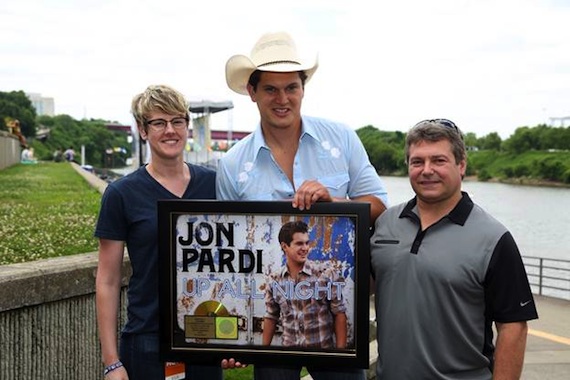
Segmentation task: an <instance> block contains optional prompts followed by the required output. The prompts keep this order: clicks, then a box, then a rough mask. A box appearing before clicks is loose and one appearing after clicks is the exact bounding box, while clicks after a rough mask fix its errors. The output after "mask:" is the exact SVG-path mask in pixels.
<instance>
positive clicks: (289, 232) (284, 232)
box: [279, 220, 309, 245]
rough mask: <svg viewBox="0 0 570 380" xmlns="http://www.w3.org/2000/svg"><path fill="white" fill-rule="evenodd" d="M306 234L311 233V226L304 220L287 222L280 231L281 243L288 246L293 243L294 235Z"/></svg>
mask: <svg viewBox="0 0 570 380" xmlns="http://www.w3.org/2000/svg"><path fill="white" fill-rule="evenodd" d="M298 232H300V233H303V234H306V233H308V232H309V226H308V225H307V223H305V222H303V221H302V220H296V221H294V222H287V223H285V224H284V225H283V226H281V230H279V243H285V244H287V245H289V244H291V242H292V241H293V235H294V234H296V233H298Z"/></svg>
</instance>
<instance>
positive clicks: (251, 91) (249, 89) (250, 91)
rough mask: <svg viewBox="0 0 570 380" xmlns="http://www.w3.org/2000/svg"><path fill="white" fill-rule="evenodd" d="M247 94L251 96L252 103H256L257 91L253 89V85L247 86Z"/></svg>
mask: <svg viewBox="0 0 570 380" xmlns="http://www.w3.org/2000/svg"><path fill="white" fill-rule="evenodd" d="M247 93H248V94H249V98H250V99H251V101H252V102H254V103H256V102H257V100H256V96H255V95H256V94H255V89H254V88H253V86H252V85H251V84H249V83H248V84H247Z"/></svg>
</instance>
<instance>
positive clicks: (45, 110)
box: [26, 92, 55, 116]
mask: <svg viewBox="0 0 570 380" xmlns="http://www.w3.org/2000/svg"><path fill="white" fill-rule="evenodd" d="M26 96H27V97H28V99H30V101H31V102H32V105H33V106H34V108H35V109H36V114H37V115H38V116H41V115H46V116H55V107H54V101H53V98H46V97H43V96H42V95H41V94H38V93H34V92H28V93H26Z"/></svg>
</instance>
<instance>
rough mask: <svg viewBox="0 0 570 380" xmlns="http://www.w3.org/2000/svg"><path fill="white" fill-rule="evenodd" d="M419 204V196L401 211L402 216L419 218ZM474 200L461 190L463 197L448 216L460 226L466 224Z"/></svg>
mask: <svg viewBox="0 0 570 380" xmlns="http://www.w3.org/2000/svg"><path fill="white" fill-rule="evenodd" d="M416 205H417V196H415V197H414V198H412V199H411V200H410V201H409V202H408V203H407V204H406V206H405V207H404V209H403V210H402V212H401V213H400V218H412V219H417V214H416V213H415V212H414V210H415V209H416ZM473 206H474V204H473V201H472V200H471V198H470V197H469V194H467V193H466V192H464V191H462V192H461V199H460V200H459V202H458V203H457V204H456V205H455V207H454V208H453V210H451V212H450V213H449V214H447V216H446V217H447V218H449V220H451V221H452V222H453V223H455V224H458V225H460V226H463V225H465V222H466V221H467V218H468V217H469V214H470V213H471V210H473Z"/></svg>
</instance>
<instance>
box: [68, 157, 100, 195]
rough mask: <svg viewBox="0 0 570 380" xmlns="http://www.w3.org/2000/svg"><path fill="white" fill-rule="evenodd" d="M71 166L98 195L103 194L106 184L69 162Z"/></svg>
mask: <svg viewBox="0 0 570 380" xmlns="http://www.w3.org/2000/svg"><path fill="white" fill-rule="evenodd" d="M71 166H72V167H73V169H75V171H76V172H77V173H79V175H80V176H82V177H83V178H84V179H85V180H86V181H87V183H89V185H91V186H92V187H93V188H95V189H97V191H98V192H99V193H100V194H103V193H104V192H105V189H106V188H107V182H105V181H103V180H102V179H101V178H99V177H97V176H96V175H95V174H93V173H90V172H88V171H87V170H85V169H83V168H82V167H81V166H80V165H78V164H76V163H75V162H71Z"/></svg>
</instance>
